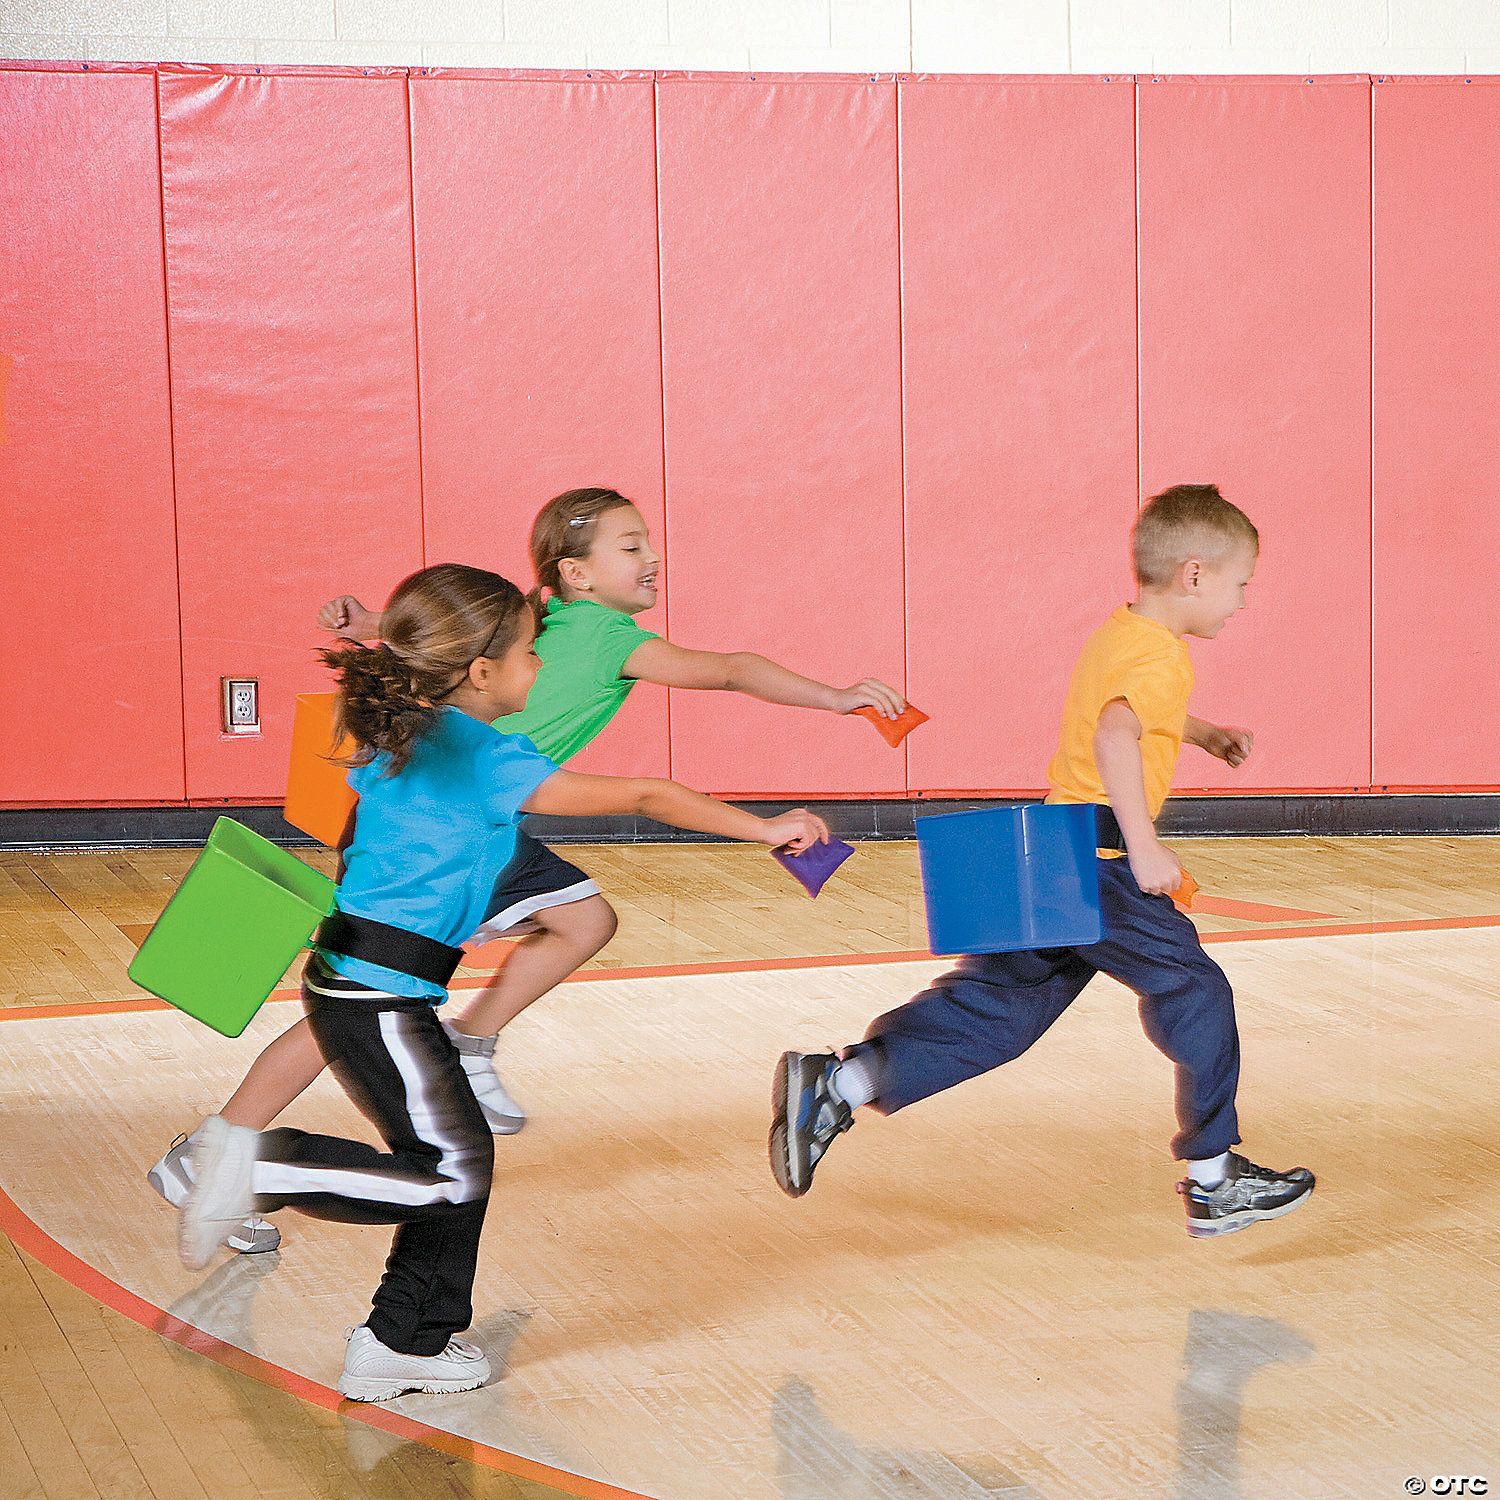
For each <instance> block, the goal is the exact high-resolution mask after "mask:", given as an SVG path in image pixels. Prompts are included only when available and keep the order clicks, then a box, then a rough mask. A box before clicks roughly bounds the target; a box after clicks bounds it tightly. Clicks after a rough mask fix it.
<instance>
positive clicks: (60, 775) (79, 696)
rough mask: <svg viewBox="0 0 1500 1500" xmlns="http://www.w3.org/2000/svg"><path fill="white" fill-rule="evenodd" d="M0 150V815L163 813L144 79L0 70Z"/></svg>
mask: <svg viewBox="0 0 1500 1500" xmlns="http://www.w3.org/2000/svg"><path fill="white" fill-rule="evenodd" d="M0 138H3V140H4V143H5V144H4V147H3V148H0V156H3V164H0V236H3V240H4V245H5V249H4V254H3V259H4V265H5V270H4V275H3V277H0V362H4V363H5V364H6V365H7V367H8V377H9V378H8V380H7V381H5V382H4V385H5V390H4V398H5V409H4V411H3V412H0V510H3V515H4V541H3V544H0V593H3V596H4V612H5V620H6V624H5V628H4V632H3V634H4V644H3V646H0V744H3V745H4V747H5V748H4V752H3V755H0V762H3V767H4V769H3V771H0V801H5V802H48V803H55V802H73V801H82V802H108V801H162V802H167V801H175V800H179V799H180V798H181V797H182V795H183V790H182V788H183V775H182V696H181V694H182V677H181V657H180V651H179V641H178V633H177V579H176V558H175V555H174V549H173V542H172V458H171V428H170V412H169V407H168V401H167V339H166V316H165V312H164V308H163V294H162V260H161V201H160V188H159V179H158V173H157V159H156V85H155V80H154V79H153V78H152V77H151V76H150V74H139V73H107V74H103V75H98V76H95V75H89V74H82V73H67V72H36V73H32V72H22V71H14V72H12V71H4V72H0Z"/></svg>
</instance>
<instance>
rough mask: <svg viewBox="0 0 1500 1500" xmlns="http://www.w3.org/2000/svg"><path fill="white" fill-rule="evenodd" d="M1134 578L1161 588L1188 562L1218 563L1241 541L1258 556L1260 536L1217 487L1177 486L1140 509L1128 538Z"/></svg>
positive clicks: (1147, 585)
mask: <svg viewBox="0 0 1500 1500" xmlns="http://www.w3.org/2000/svg"><path fill="white" fill-rule="evenodd" d="M1130 542H1131V553H1132V556H1133V557H1134V560H1135V578H1136V582H1137V583H1139V584H1140V585H1141V586H1142V587H1143V588H1151V587H1160V586H1161V585H1162V584H1165V583H1167V582H1169V581H1170V579H1171V577H1172V575H1173V574H1174V573H1175V572H1176V571H1177V569H1178V568H1179V567H1181V566H1182V564H1183V563H1185V562H1186V561H1187V560H1188V559H1189V558H1190V557H1200V558H1202V559H1203V560H1204V561H1205V562H1216V561H1217V560H1218V559H1219V558H1221V557H1223V556H1225V554H1226V553H1228V552H1229V551H1230V550H1231V549H1232V548H1234V547H1235V546H1237V545H1238V544H1240V543H1241V542H1248V543H1249V544H1250V546H1251V547H1252V548H1254V550H1255V551H1257V552H1259V551H1260V533H1259V532H1258V531H1257V530H1256V529H1255V523H1254V522H1253V521H1251V519H1250V517H1249V516H1247V515H1246V514H1245V512H1244V511H1242V510H1241V509H1240V508H1239V506H1237V505H1233V504H1231V503H1230V502H1229V501H1228V500H1226V499H1225V498H1224V497H1223V496H1222V495H1221V494H1220V493H1219V487H1218V485H1216V484H1174V485H1173V486H1172V488H1171V489H1169V490H1163V491H1162V492H1161V494H1159V495H1153V496H1152V497H1151V498H1150V499H1149V500H1148V501H1147V502H1146V503H1145V505H1144V506H1142V508H1141V513H1140V515H1139V516H1138V517H1137V519H1136V523H1135V528H1134V530H1133V531H1132V532H1131V534H1130Z"/></svg>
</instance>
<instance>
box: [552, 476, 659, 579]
mask: <svg viewBox="0 0 1500 1500" xmlns="http://www.w3.org/2000/svg"><path fill="white" fill-rule="evenodd" d="M634 504H635V502H634V501H633V500H627V499H626V498H625V496H624V495H622V494H621V493H620V492H619V490H610V489H605V488H603V487H602V486H599V485H589V486H586V487H585V488H583V489H578V490H564V491H563V493H562V494H560V495H554V496H553V497H552V499H550V500H549V501H548V502H547V503H546V504H545V505H544V506H543V507H542V508H541V510H539V511H538V512H537V517H536V520H535V521H533V522H532V523H531V566H532V567H533V568H534V569H535V570H536V582H537V588H538V589H546V590H547V591H548V592H549V593H552V594H557V595H559V596H561V594H562V591H563V583H562V564H563V562H564V561H565V560H566V559H568V558H570V557H574V558H578V557H587V556H588V555H589V553H590V552H592V551H593V550H594V536H595V534H596V532H597V530H598V528H597V527H596V526H595V525H594V523H595V522H596V521H597V520H598V519H599V517H600V516H602V515H604V514H605V513H606V512H608V511H612V510H619V509H620V507H621V506H623V505H634Z"/></svg>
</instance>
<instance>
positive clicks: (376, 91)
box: [161, 75, 422, 798]
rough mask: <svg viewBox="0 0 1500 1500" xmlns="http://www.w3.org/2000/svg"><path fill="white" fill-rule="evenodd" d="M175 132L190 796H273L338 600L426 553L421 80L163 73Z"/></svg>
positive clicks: (164, 128)
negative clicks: (417, 255) (248, 694)
mask: <svg viewBox="0 0 1500 1500" xmlns="http://www.w3.org/2000/svg"><path fill="white" fill-rule="evenodd" d="M161 133H162V172H163V181H164V188H165V205H166V228H167V272H168V275H167V288H168V298H169V307H170V313H171V319H170V326H171V347H172V418H173V430H174V432H175V435H176V451H177V535H178V547H179V553H180V558H181V570H182V619H183V671H184V680H185V682H186V685H187V687H186V699H187V768H188V794H189V796H191V797H266V798H275V797H277V796H279V795H280V794H281V793H282V792H283V791H284V790H285V787H286V763H287V752H288V748H289V745H290V736H291V717H292V709H293V699H294V695H295V694H296V693H298V692H305V691H307V690H309V689H314V688H317V687H319V686H321V685H322V684H323V683H324V682H325V681H326V677H325V674H324V673H323V669H322V668H321V666H319V665H318V664H317V663H316V662H315V660H314V658H313V654H312V653H313V647H314V645H315V644H316V643H317V640H318V637H317V634H316V632H315V630H314V628H313V616H314V613H315V611H316V608H317V606H318V604H319V603H321V602H322V600H324V599H326V598H327V597H328V596H329V595H330V594H333V593H342V592H349V593H355V594H358V595H360V596H361V597H362V598H364V600H365V601H366V602H367V603H372V602H375V601H379V600H383V598H384V595H385V593H386V592H387V591H388V590H389V589H390V587H391V585H392V584H393V583H395V582H396V581H397V580H398V579H399V578H400V577H401V576H402V575H403V574H405V573H407V572H409V571H411V569H413V568H415V567H417V566H419V565H420V563H421V560H422V542H421V511H420V505H421V493H420V477H419V467H418V455H417V378H416V338H415V333H414V325H413V305H414V293H413V274H412V221H411V191H410V181H411V179H410V157H409V152H408V132H407V116H406V80H405V79H404V78H342V77H285V78H266V77H253V76H249V77H246V76H240V77H214V76H202V75H186V76H173V75H164V76H163V77H162V79H161ZM241 674H246V675H254V676H258V677H259V678H260V684H261V697H262V708H261V717H262V722H263V725H264V732H263V733H262V734H261V735H259V736H254V737H244V738H230V737H226V736H224V735H223V734H222V733H221V732H220V729H219V725H220V717H221V715H220V708H219V679H220V677H221V676H239V675H241Z"/></svg>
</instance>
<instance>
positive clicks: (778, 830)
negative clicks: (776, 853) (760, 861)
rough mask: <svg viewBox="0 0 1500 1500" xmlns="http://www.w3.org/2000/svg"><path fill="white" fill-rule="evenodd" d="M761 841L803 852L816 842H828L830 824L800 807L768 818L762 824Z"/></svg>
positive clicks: (795, 852)
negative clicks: (777, 816) (776, 816)
mask: <svg viewBox="0 0 1500 1500" xmlns="http://www.w3.org/2000/svg"><path fill="white" fill-rule="evenodd" d="M760 837H761V842H762V843H763V844H769V845H770V846H771V848H773V849H790V850H791V851H792V853H793V854H801V853H802V851H803V850H804V849H810V848H812V846H813V845H814V844H826V843H827V842H828V839H829V833H828V825H827V824H826V823H825V822H824V821H823V820H822V818H819V817H816V816H815V815H814V814H812V813H810V812H808V810H807V809H806V808H805V807H799V808H797V809H796V810H795V811H794V812H789V813H782V815H781V816H780V817H779V818H767V819H766V820H765V821H764V822H763V823H762V824H761V834H760Z"/></svg>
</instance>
